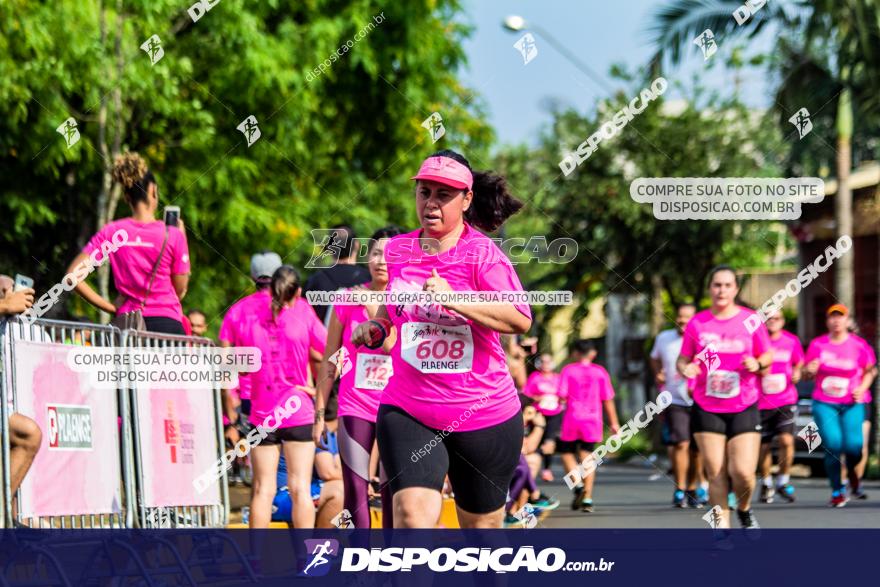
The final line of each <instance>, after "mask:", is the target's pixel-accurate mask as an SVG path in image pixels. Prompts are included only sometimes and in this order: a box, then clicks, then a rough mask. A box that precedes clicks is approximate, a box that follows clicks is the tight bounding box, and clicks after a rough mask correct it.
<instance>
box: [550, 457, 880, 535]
mask: <svg viewBox="0 0 880 587" xmlns="http://www.w3.org/2000/svg"><path fill="white" fill-rule="evenodd" d="M554 464H555V465H556V463H554ZM597 473H598V476H597V477H596V484H595V486H594V489H593V502H594V505H595V511H594V512H593V513H592V514H586V513H582V512H580V511H572V509H571V507H570V506H571V501H572V492H571V491H570V490H569V489H568V487H566V485H565V483H564V482H563V481H562V470H561V468H559V467H558V465H557V466H556V467H554V474H555V475H556V478H557V480H556V481H554V482H553V483H543V482H539V484H538V486H539V488H540V489H541V491H543V492H544V493H546V494H547V495H552V496H555V497H556V498H558V499H559V500H560V501H561V502H562V503H561V504H560V506H559V508H558V509H556V510H554V511H553V512H551V513H550V515H549V516H547V517H546V518H544V520H542V521H541V522H540V524H539V526H540V527H543V528H706V527H707V523H706V522H705V521H704V520H703V519H702V516H703V515H704V514H705V513H706V510H705V509H677V508H673V507H672V492H673V490H674V486H673V483H672V482H671V480H670V479H669V478H668V477H667V476H666V475H665V474H663V472H662V471H661V470H659V469H657V468H654V467H643V466H638V465H636V466H629V465H613V464H612V465H603V466H601V467H599V469H598V472H597ZM792 484H793V485H794V486H795V488H796V490H797V491H796V493H795V496H796V498H797V500H796V501H795V503H792V504H789V503H784V502H782V501H781V500H780V499H779V498H777V499H776V501H775V502H774V503H772V504H763V503H760V500H759V499H758V493H757V491H756V493H755V496H754V498H753V506H752V507H753V510H754V512H755V516H756V517H757V519H758V523H759V524H760V525H761V527H762V528H880V482H878V481H867V482H865V488H866V492H867V493H868V499H867V500H865V501H850V502H849V503H848V504H847V505H846V506H845V507H843V508H831V507H828V505H827V502H828V499H829V498H830V497H831V490H830V488H829V486H828V482H827V480H826V479H824V478H821V479H819V478H816V479H812V478H810V479H793V480H792ZM732 522H733V525H734V527H737V522H736V520H735V519H733V520H732Z"/></svg>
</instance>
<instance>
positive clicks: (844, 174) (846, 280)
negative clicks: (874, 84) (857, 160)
mask: <svg viewBox="0 0 880 587" xmlns="http://www.w3.org/2000/svg"><path fill="white" fill-rule="evenodd" d="M852 126H853V121H852V102H851V99H850V91H849V89H844V90H843V91H842V92H841V93H840V101H839V103H838V106H837V197H836V198H835V200H834V217H835V220H836V223H835V224H836V227H837V238H838V239H839V238H840V237H841V236H843V235H847V236H849V237H853V234H852V229H853V220H852V190H851V189H850V186H849V175H850V170H851V169H852V145H851V144H850V139H851V137H852ZM854 259H855V254H854V252H850V253H849V254H847V255H843V256H842V257H840V258H838V259H837V261H835V263H834V295H835V296H836V297H837V300H838V301H839V302H840V303H842V304H844V305H845V306H846V307H848V308H849V309H850V312H853V313H855V310H856V309H855V307H854V302H855V287H854V283H855V279H854V276H853V266H854V263H853V260H854Z"/></svg>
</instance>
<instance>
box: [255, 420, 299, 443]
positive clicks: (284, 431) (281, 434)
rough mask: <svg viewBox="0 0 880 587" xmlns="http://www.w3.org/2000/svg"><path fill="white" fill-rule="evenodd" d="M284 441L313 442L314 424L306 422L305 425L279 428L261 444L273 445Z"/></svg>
mask: <svg viewBox="0 0 880 587" xmlns="http://www.w3.org/2000/svg"><path fill="white" fill-rule="evenodd" d="M282 442H312V425H311V424H304V425H303V426H291V427H290V428H279V429H278V430H275V431H274V432H270V433H269V434H267V435H266V438H264V439H263V442H261V443H260V444H265V445H271V444H281V443H282Z"/></svg>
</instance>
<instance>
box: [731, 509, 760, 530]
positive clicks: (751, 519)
mask: <svg viewBox="0 0 880 587" xmlns="http://www.w3.org/2000/svg"><path fill="white" fill-rule="evenodd" d="M736 517H738V518H739V524H740V526H742V527H743V528H744V529H746V530H760V529H761V526H759V525H758V519H757V518H755V514H754V513H752V510H748V511H745V512H744V511H741V510H736Z"/></svg>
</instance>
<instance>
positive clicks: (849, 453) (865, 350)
mask: <svg viewBox="0 0 880 587" xmlns="http://www.w3.org/2000/svg"><path fill="white" fill-rule="evenodd" d="M848 314H849V310H848V309H847V308H846V306H844V305H843V304H834V305H833V306H831V307H830V308H828V311H827V312H826V315H827V321H826V324H827V326H828V334H824V335H822V336H820V337H818V338H816V339H814V340H813V341H812V342H811V343H810V346H809V348H808V349H807V355H806V359H805V360H806V363H807V365H806V373H807V376H808V377H814V378H815V379H816V386H815V387H814V388H813V417H814V419H815V421H816V425H817V426H818V428H819V436H820V437H821V438H822V448H823V449H824V450H825V471H826V472H827V473H828V481H829V482H830V483H831V501H830V502H829V504H828V505H830V506H832V507H843V506H844V505H846V502H847V497H846V493H845V492H844V491H843V482H842V480H841V478H840V477H841V475H840V456H841V455H842V454H843V455H846V462H847V463H858V462H859V460H860V459H861V458H862V422H863V421H864V419H865V404H864V403H863V402H864V401H865V392H866V391H867V389H868V388H869V387H871V383H872V382H873V380H874V375H873V370H872V367H873V365H874V364H875V363H876V362H877V361H876V359H875V358H874V353H873V351H872V350H871V348H870V347H869V346H868V345H867V344H865V343H864V341H863V340H861V339H860V338H859V337H858V336H856V335H855V334H850V333H848V332H847V329H846V320H847V315H848ZM849 477H850V487H851V489H852V491H856V492H857V491H859V484H860V480H859V478H858V475H857V474H856V472H855V467H850V468H849Z"/></svg>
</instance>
